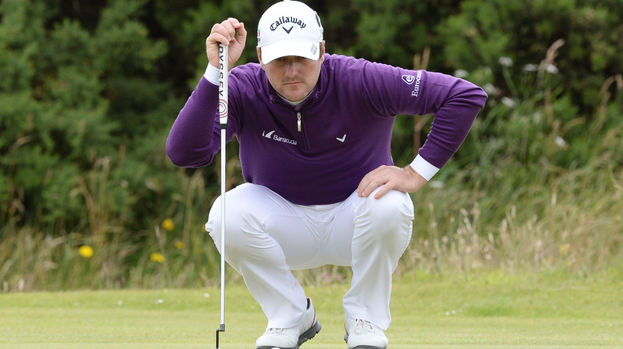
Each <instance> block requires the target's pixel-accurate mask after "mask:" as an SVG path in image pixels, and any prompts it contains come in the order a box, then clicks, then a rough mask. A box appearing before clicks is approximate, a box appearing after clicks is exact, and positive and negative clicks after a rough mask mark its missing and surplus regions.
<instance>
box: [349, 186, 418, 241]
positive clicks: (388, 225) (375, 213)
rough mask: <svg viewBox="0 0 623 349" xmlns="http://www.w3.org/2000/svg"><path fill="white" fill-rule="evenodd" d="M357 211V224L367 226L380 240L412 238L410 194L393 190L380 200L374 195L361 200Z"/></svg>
mask: <svg viewBox="0 0 623 349" xmlns="http://www.w3.org/2000/svg"><path fill="white" fill-rule="evenodd" d="M360 200H361V201H360V202H359V205H358V207H357V209H356V212H355V213H356V215H355V224H356V225H360V226H361V227H362V228H363V227H364V226H365V227H367V229H364V230H365V231H369V232H370V233H371V234H372V235H373V236H374V237H376V238H378V239H379V240H384V239H385V238H387V237H389V236H388V235H390V236H393V237H394V238H410V234H411V227H412V221H413V203H412V201H411V198H410V197H409V195H408V194H406V193H403V192H399V191H395V190H391V191H389V192H388V193H386V194H385V195H384V196H382V197H381V198H379V199H375V198H374V193H372V194H371V195H370V196H369V197H367V198H360Z"/></svg>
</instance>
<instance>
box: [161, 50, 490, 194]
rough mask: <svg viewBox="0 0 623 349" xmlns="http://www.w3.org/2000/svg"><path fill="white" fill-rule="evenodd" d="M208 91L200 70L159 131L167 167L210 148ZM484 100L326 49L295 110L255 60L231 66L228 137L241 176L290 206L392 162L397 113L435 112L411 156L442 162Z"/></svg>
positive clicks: (345, 188)
mask: <svg viewBox="0 0 623 349" xmlns="http://www.w3.org/2000/svg"><path fill="white" fill-rule="evenodd" d="M217 94H218V87H217V86H216V85H214V84H211V83H210V82H208V81H207V80H206V79H205V78H201V80H200V81H199V83H198V85H197V87H196V88H195V90H194V91H193V93H192V94H191V96H190V97H189V99H188V101H187V102H186V104H185V105H184V107H183V108H182V110H181V111H180V113H179V115H178V116H177V119H176V120H175V123H174V124H173V127H172V128H171V131H170V133H169V137H168V138H167V154H168V156H169V158H170V159H171V161H172V162H173V163H174V164H175V165H177V166H180V167H202V166H207V165H208V164H210V163H211V161H212V159H213V157H214V155H215V154H216V153H217V152H218V151H219V149H220V131H219V121H218V117H217V112H218V106H217ZM486 99H487V95H486V94H485V92H484V91H483V90H482V89H481V88H480V87H478V86H476V85H474V84H472V83H470V82H468V81H465V80H462V79H458V78H455V77H453V76H449V75H444V74H440V73H433V72H428V71H424V70H420V71H414V70H407V69H402V68H397V67H392V66H389V65H384V64H379V63H372V62H369V61H366V60H363V59H355V58H352V57H346V56H340V55H330V54H327V55H326V56H325V61H324V63H323V64H322V70H321V73H320V79H319V81H318V84H317V85H316V87H315V89H314V91H312V93H311V94H310V96H309V97H308V98H307V100H305V101H304V102H303V103H302V104H300V105H299V106H297V107H296V108H295V107H293V106H291V105H290V104H288V103H287V102H285V101H284V100H283V99H282V98H281V97H280V96H279V95H277V93H276V92H275V91H274V89H273V88H272V87H271V86H270V84H269V82H268V79H267V77H266V75H265V73H264V71H263V70H262V69H261V67H260V65H259V64H256V63H248V64H245V65H241V66H238V67H236V68H234V69H232V71H231V73H230V77H229V117H228V121H229V122H228V125H227V139H228V141H229V140H231V138H232V136H233V135H235V136H236V138H237V139H238V142H239V144H240V154H239V156H240V162H241V164H242V173H243V176H244V179H245V181H247V182H252V183H255V184H260V185H264V186H266V187H268V188H270V189H271V190H273V191H275V192H277V193H278V194H280V195H281V196H283V197H284V198H285V199H287V200H289V201H291V202H293V203H296V204H301V205H319V204H330V203H335V202H339V201H342V200H344V199H345V198H346V197H348V195H350V194H351V193H352V192H353V191H354V190H355V189H356V188H357V186H358V184H359V181H360V180H361V179H362V178H363V176H364V175H365V174H366V173H368V172H369V171H371V170H373V169H375V168H377V167H378V166H380V165H393V160H392V157H391V152H390V142H391V134H392V127H393V124H394V117H395V116H396V115H398V114H410V115H424V114H429V113H434V114H435V117H434V120H433V125H432V128H431V131H430V133H429V135H428V138H427V140H426V142H425V144H424V145H423V146H422V148H421V149H420V150H419V154H420V156H422V157H423V158H424V159H426V160H427V161H428V162H430V163H431V164H433V165H434V166H436V167H438V168H441V167H442V166H443V165H444V164H445V163H446V162H447V161H448V160H449V159H450V157H452V155H453V154H454V153H455V152H456V151H457V150H458V148H459V147H460V145H461V144H462V143H463V141H464V140H465V137H466V136H467V133H468V132H469V129H470V128H471V125H472V123H473V121H474V119H475V117H476V115H477V114H478V112H479V111H480V109H481V108H482V107H483V105H484V104H485V101H486ZM297 112H300V113H301V122H302V129H301V132H299V131H298V130H297Z"/></svg>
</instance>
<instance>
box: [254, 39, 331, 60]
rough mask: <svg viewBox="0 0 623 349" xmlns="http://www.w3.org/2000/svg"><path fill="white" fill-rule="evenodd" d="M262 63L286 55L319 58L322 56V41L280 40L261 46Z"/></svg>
mask: <svg viewBox="0 0 623 349" xmlns="http://www.w3.org/2000/svg"><path fill="white" fill-rule="evenodd" d="M260 50H261V51H262V63H264V64H268V63H269V62H270V61H272V60H274V59H277V58H281V57H285V56H299V57H304V58H309V59H313V60H318V59H319V58H320V43H319V42H313V41H280V42H275V43H273V44H268V45H266V46H262V47H260Z"/></svg>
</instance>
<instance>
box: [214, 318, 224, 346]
mask: <svg viewBox="0 0 623 349" xmlns="http://www.w3.org/2000/svg"><path fill="white" fill-rule="evenodd" d="M219 332H225V324H221V326H220V327H219V328H218V329H217V330H216V349H219V348H220V346H219V340H218V337H219Z"/></svg>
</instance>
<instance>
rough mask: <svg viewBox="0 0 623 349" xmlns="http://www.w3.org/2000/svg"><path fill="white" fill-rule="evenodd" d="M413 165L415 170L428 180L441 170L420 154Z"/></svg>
mask: <svg viewBox="0 0 623 349" xmlns="http://www.w3.org/2000/svg"><path fill="white" fill-rule="evenodd" d="M409 166H411V167H412V168H413V169H414V170H415V172H417V173H418V174H419V175H420V176H422V177H424V179H426V180H427V181H430V179H431V178H433V176H434V175H435V174H436V173H437V172H439V169H438V168H437V167H435V166H433V165H432V164H431V163H430V162H428V161H426V160H425V159H424V158H423V157H421V156H420V154H418V155H417V156H416V157H415V159H414V160H413V162H411V164H410V165H409Z"/></svg>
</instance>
